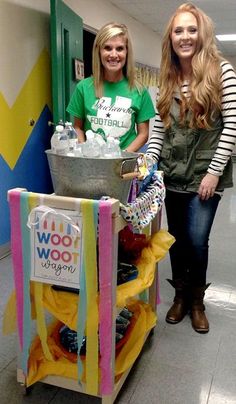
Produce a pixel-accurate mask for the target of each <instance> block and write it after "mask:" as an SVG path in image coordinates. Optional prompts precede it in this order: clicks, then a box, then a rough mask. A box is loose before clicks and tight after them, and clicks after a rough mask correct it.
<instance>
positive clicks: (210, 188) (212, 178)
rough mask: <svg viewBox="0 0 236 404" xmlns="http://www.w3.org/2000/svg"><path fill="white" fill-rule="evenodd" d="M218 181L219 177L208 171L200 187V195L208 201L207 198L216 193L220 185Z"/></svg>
mask: <svg viewBox="0 0 236 404" xmlns="http://www.w3.org/2000/svg"><path fill="white" fill-rule="evenodd" d="M218 182H219V177H217V176H216V175H213V174H209V173H207V174H206V175H205V177H203V179H202V182H201V184H200V186H199V189H198V195H199V197H200V199H202V200H203V201H206V200H207V199H209V198H211V197H212V196H213V195H214V193H215V189H216V187H217V185H218Z"/></svg>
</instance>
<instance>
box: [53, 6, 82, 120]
mask: <svg viewBox="0 0 236 404" xmlns="http://www.w3.org/2000/svg"><path fill="white" fill-rule="evenodd" d="M50 3H51V57H52V98H53V122H55V123H57V122H58V121H59V120H60V119H62V120H63V121H64V122H65V121H66V120H71V117H70V115H69V114H68V113H67V112H66V107H67V105H68V102H69V100H70V97H71V94H72V92H73V90H74V88H75V85H76V83H77V82H76V79H75V63H74V62H75V58H76V59H79V60H82V59H83V21H82V18H81V17H80V16H79V15H78V14H76V13H74V11H72V10H71V9H70V8H69V7H68V6H66V5H65V4H64V3H63V1H61V0H50Z"/></svg>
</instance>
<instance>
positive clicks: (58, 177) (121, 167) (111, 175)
mask: <svg viewBox="0 0 236 404" xmlns="http://www.w3.org/2000/svg"><path fill="white" fill-rule="evenodd" d="M46 154H47V158H48V163H49V168H50V172H51V177H52V183H53V188H54V192H55V194H56V195H61V196H73V197H78V198H88V199H100V198H101V197H102V196H110V197H112V198H115V199H119V201H120V202H121V203H123V204H126V203H127V201H128V196H129V192H130V187H131V183H132V179H133V178H134V177H135V176H137V173H136V172H135V167H136V163H137V157H138V153H128V152H122V155H121V157H118V158H87V157H86V158H85V157H73V156H61V155H58V154H56V153H53V152H52V151H51V150H46Z"/></svg>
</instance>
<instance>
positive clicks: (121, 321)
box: [116, 314, 130, 327]
mask: <svg viewBox="0 0 236 404" xmlns="http://www.w3.org/2000/svg"><path fill="white" fill-rule="evenodd" d="M129 323H130V321H129V320H128V319H127V318H125V317H122V316H121V315H120V314H118V316H117V317H116V324H124V325H126V326H127V327H128V325H129Z"/></svg>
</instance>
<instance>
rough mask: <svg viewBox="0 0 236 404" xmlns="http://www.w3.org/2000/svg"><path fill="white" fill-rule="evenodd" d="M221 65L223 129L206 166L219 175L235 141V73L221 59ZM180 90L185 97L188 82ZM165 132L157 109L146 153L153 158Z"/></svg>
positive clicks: (156, 156) (158, 149)
mask: <svg viewBox="0 0 236 404" xmlns="http://www.w3.org/2000/svg"><path fill="white" fill-rule="evenodd" d="M221 67H222V75H221V82H222V100H221V114H222V119H223V130H222V134H221V136H220V140H219V143H218V147H217V149H216V151H215V154H214V156H213V159H212V160H211V162H210V165H209V167H208V170H207V171H208V173H210V174H213V175H217V176H220V175H222V174H223V171H224V168H225V166H226V164H227V162H228V159H229V157H230V156H231V154H232V152H233V149H234V146H235V143H236V74H235V71H234V69H233V67H232V66H231V64H230V63H228V62H227V61H223V62H222V63H221ZM181 91H182V92H183V94H184V95H185V96H186V97H189V95H190V94H189V92H188V84H187V83H184V84H183V86H182V87H181ZM164 134H165V128H164V124H163V122H162V120H161V118H160V115H159V113H158V111H157V113H156V117H155V123H154V127H153V131H152V135H151V138H150V140H149V145H148V149H147V153H148V154H151V155H152V157H153V158H154V159H155V160H157V161H158V160H159V157H160V154H161V150H162V145H163V139H164Z"/></svg>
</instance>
